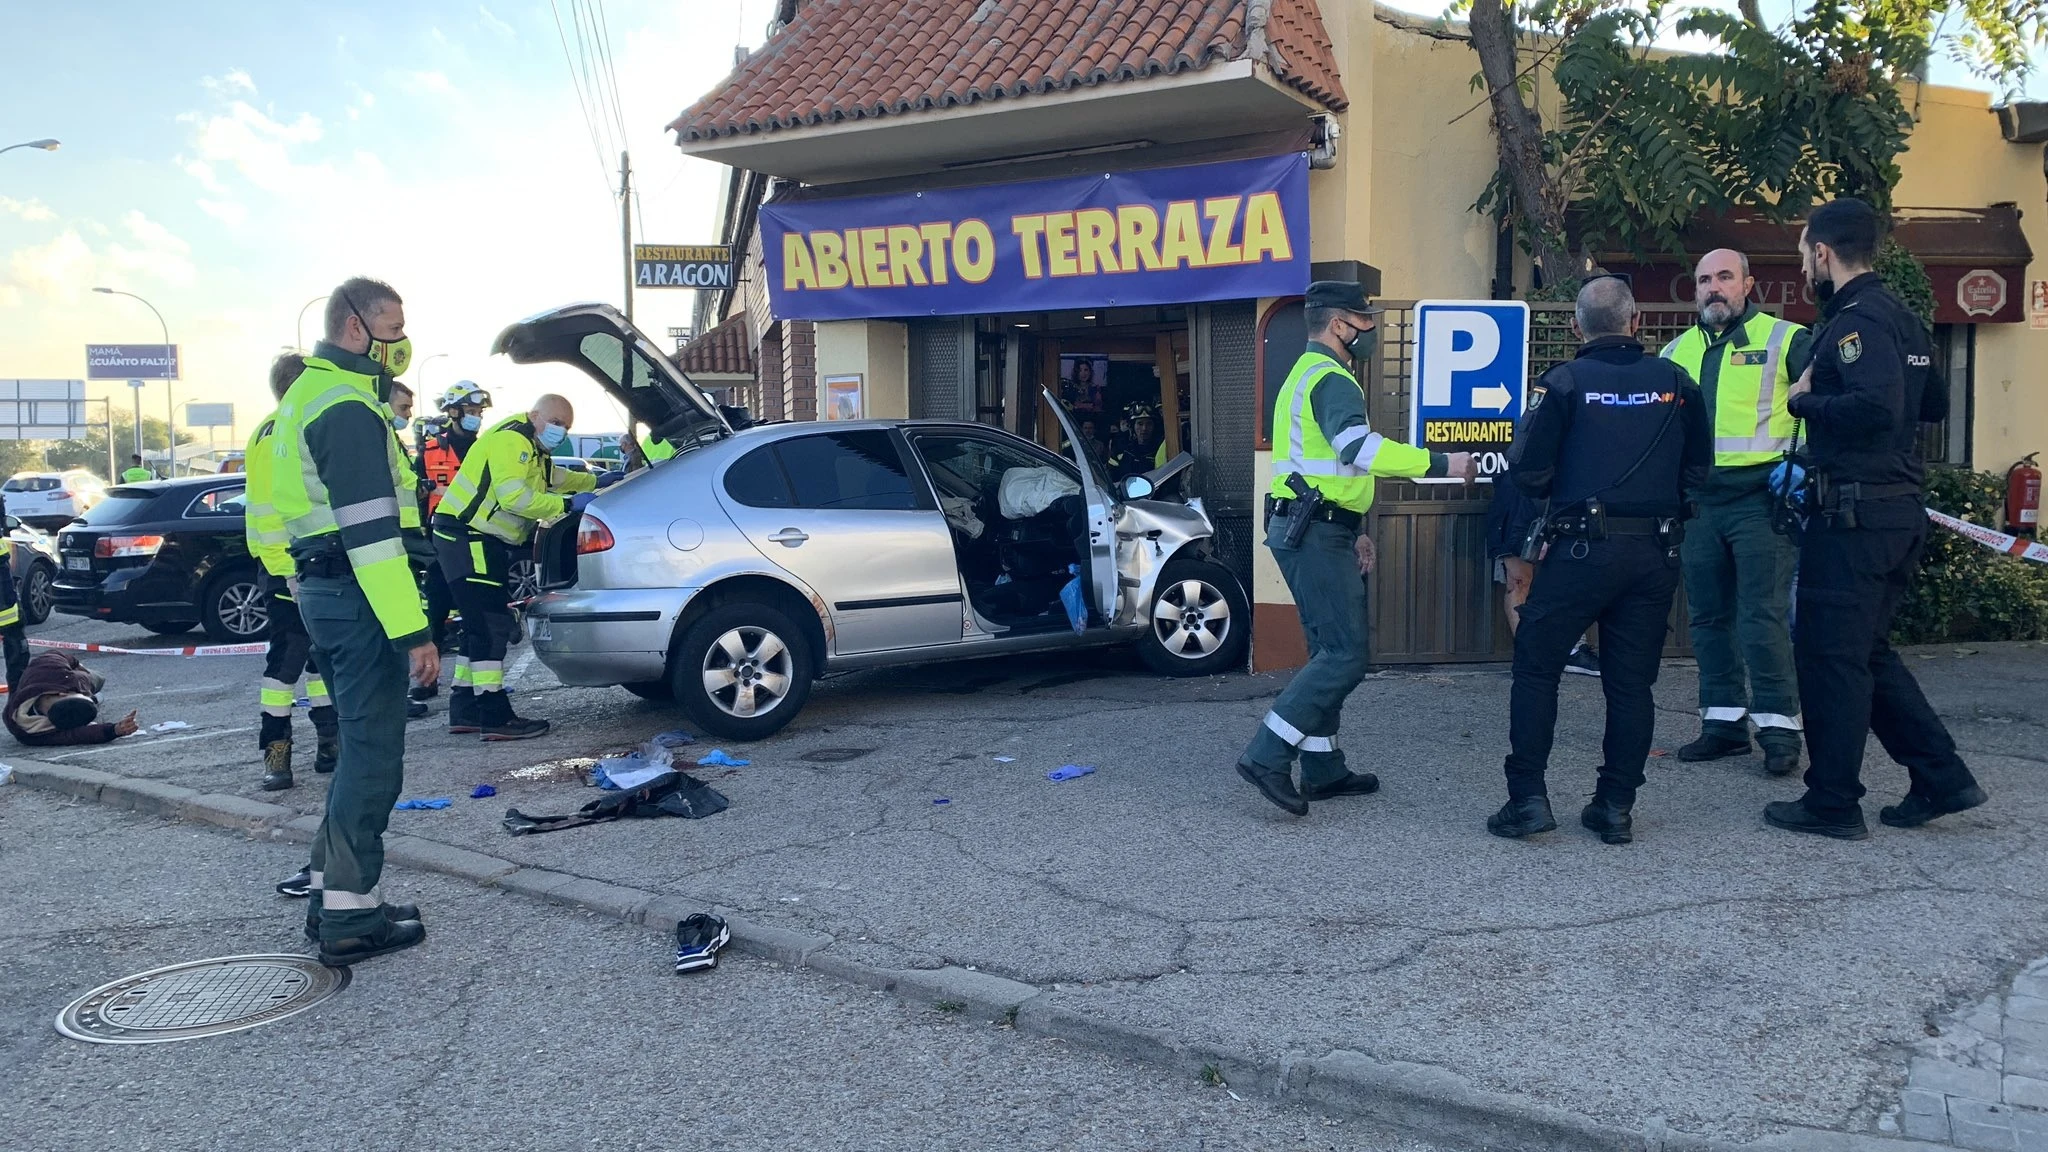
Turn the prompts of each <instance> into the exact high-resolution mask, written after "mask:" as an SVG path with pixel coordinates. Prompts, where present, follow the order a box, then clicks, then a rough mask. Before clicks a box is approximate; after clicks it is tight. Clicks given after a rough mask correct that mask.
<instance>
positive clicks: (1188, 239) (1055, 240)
mask: <svg viewBox="0 0 2048 1152" xmlns="http://www.w3.org/2000/svg"><path fill="white" fill-rule="evenodd" d="M761 239H762V251H763V258H764V262H765V264H766V266H767V276H768V299H769V305H770V307H771V308H772V309H773V311H774V313H775V315H776V317H777V318H780V319H793V320H850V319H855V318H859V317H868V316H944V315H963V314H967V313H977V312H1038V311H1052V310H1058V309H1072V308H1083V307H1120V306H1129V305H1144V304H1183V303H1189V302H1193V301H1198V300H1240V299H1249V298H1253V297H1258V296H1293V295H1299V294H1300V293H1301V292H1302V290H1303V289H1304V288H1306V287H1307V285H1308V268H1309V246H1308V240H1309V237H1308V157H1307V154H1305V153H1301V152H1291V153H1287V154H1285V155H1281V156H1271V157H1262V158H1259V159H1253V160H1231V161H1224V162H1221V163H1216V164H1195V165H1188V166H1185V167H1179V168H1153V169H1147V170H1143V171H1137V172H1113V173H1108V174H1103V175H1089V176H1069V177H1062V178H1059V179H1054V180H1039V181H1033V182H1031V183H1025V184H998V185H985V186H980V187H973V188H946V189H937V190H932V191H926V192H900V193H892V194H889V195H884V196H857V197H848V198H845V199H837V200H833V199H816V200H799V201H795V202H792V203H787V204H767V205H763V206H762V208H761Z"/></svg>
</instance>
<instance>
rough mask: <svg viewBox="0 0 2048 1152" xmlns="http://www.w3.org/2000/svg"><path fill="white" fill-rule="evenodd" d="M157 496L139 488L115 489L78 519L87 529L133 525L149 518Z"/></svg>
mask: <svg viewBox="0 0 2048 1152" xmlns="http://www.w3.org/2000/svg"><path fill="white" fill-rule="evenodd" d="M156 500H157V494H156V493H154V492H146V491H143V490H141V489H139V488H116V489H114V490H113V491H111V492H109V493H107V498H106V499H105V500H102V501H100V502H99V503H97V504H95V505H93V506H92V509H91V510H90V511H88V512H87V513H86V514H85V515H84V516H83V517H81V518H80V519H81V520H82V522H83V523H84V524H85V525H86V526H87V527H89V528H103V527H108V526H111V525H116V524H134V523H138V522H140V521H142V520H146V519H148V518H149V510H150V508H151V507H152V506H154V505H155V504H156Z"/></svg>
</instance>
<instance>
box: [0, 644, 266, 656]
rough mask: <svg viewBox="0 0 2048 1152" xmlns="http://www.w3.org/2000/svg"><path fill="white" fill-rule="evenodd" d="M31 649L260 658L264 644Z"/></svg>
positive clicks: (264, 649) (47, 646)
mask: <svg viewBox="0 0 2048 1152" xmlns="http://www.w3.org/2000/svg"><path fill="white" fill-rule="evenodd" d="M28 643H29V647H31V648H62V649H64V650H65V651H67V652H101V653H105V654H107V655H109V656H261V655H262V654H264V653H265V652H268V651H270V645H269V644H267V643H265V644H196V645H188V646H186V647H184V648H116V647H114V646H113V645H111V644H80V643H77V642H76V641H72V640H30V641H29V642H28Z"/></svg>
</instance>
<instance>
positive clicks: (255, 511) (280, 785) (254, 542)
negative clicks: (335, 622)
mask: <svg viewBox="0 0 2048 1152" xmlns="http://www.w3.org/2000/svg"><path fill="white" fill-rule="evenodd" d="M305 370H306V358H305V357H303V356H301V355H299V354H298V353H296V352H287V353H285V354H284V355H282V356H279V357H278V358H277V359H276V360H275V361H273V362H272V363H271V365H270V392H271V395H272V396H275V397H276V398H277V399H278V400H279V401H283V399H284V395H285V392H286V391H288V390H289V389H290V388H291V386H292V382H293V381H295V380H297V379H298V378H299V374H300V373H302V372H304V371H305ZM276 431H277V413H276V412H272V413H271V414H270V415H268V416H265V417H264V418H263V419H262V420H261V421H259V422H258V423H257V425H256V432H255V434H254V435H252V436H250V437H249V446H248V450H247V451H245V452H244V453H243V454H242V461H243V466H244V469H245V476H246V478H247V481H248V487H247V489H246V490H245V493H244V496H243V502H244V509H243V514H242V532H243V535H244V536H245V537H246V539H247V541H248V544H249V554H250V555H252V556H254V557H256V559H257V561H258V562H259V563H261V564H262V565H263V596H264V604H265V605H266V606H267V607H268V609H269V611H270V640H269V643H270V647H269V650H268V651H267V652H265V653H264V656H263V682H262V684H261V686H260V687H259V688H258V689H257V700H256V705H257V708H258V709H259V711H260V712H261V719H260V720H259V721H258V722H257V728H256V746H257V747H258V748H259V749H261V750H262V752H263V781H262V788H263V790H264V791H265V792H281V791H283V790H284V789H286V788H290V787H291V786H292V704H293V702H294V700H295V697H296V696H297V684H298V682H299V677H301V676H304V677H305V678H306V702H307V703H308V704H309V705H311V708H312V721H313V732H314V734H315V736H316V738H317V741H318V743H317V745H316V747H315V751H314V755H313V771H315V772H317V773H320V774H322V775H325V774H327V773H330V772H332V771H334V769H335V766H336V765H337V764H338V763H339V762H340V756H341V728H340V722H339V721H338V720H337V719H336V718H335V714H334V702H333V701H332V700H331V699H329V698H328V695H327V681H326V679H325V678H324V677H323V676H322V675H321V674H320V667H319V664H320V661H321V657H320V656H319V654H318V653H317V652H315V651H314V649H313V638H312V637H311V636H309V635H307V634H306V624H305V622H304V621H303V620H301V619H300V618H299V605H298V601H296V600H294V599H293V598H292V590H291V578H292V576H293V575H294V574H295V573H296V569H295V568H294V566H293V563H292V556H291V535H290V534H289V533H288V532H286V531H285V526H284V517H283V516H281V515H279V514H278V511H277V504H276V502H275V499H274V496H273V493H272V486H271V476H272V473H274V472H275V471H276V468H275V453H274V451H273V450H272V448H271V443H270V441H271V437H272V436H274V435H275V434H276Z"/></svg>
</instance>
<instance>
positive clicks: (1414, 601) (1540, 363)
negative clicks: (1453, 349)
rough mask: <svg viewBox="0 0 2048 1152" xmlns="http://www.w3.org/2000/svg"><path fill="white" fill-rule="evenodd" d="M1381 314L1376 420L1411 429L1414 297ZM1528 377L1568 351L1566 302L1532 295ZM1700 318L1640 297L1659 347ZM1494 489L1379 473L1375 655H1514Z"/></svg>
mask: <svg viewBox="0 0 2048 1152" xmlns="http://www.w3.org/2000/svg"><path fill="white" fill-rule="evenodd" d="M1385 304H1386V309H1387V311H1386V314H1385V315H1384V316H1382V317H1381V318H1380V321H1381V326H1380V330H1381V332H1382V334H1383V335H1382V336H1381V339H1380V363H1379V365H1378V368H1377V371H1376V372H1375V373H1374V374H1373V378H1372V379H1371V380H1370V381H1368V383H1367V407H1368V409H1369V413H1370V415H1371V418H1372V424H1373V427H1374V428H1377V429H1379V430H1380V431H1382V432H1385V433H1387V434H1388V435H1390V436H1393V437H1395V438H1396V439H1404V440H1405V439H1406V438H1407V435H1408V403H1409V386H1410V382H1411V381H1412V380H1413V378H1414V367H1415V363H1414V361H1415V301H1412V300H1395V301H1386V302H1385ZM1529 312H1530V316H1529V325H1530V353H1531V356H1530V379H1531V380H1532V381H1533V380H1534V379H1535V378H1536V377H1537V376H1540V375H1541V374H1542V373H1544V372H1546V371H1548V370H1550V369H1551V368H1552V367H1554V366H1555V365H1557V364H1560V363H1562V362H1564V361H1566V360H1569V359H1571V357H1572V355H1573V354H1574V353H1575V352H1576V351H1577V349H1578V346H1579V340H1578V338H1577V337H1576V336H1574V335H1572V328H1571V325H1572V306H1571V305H1570V304H1548V303H1543V304H1531V305H1530V306H1529ZM1693 320H1694V312H1693V309H1692V308H1691V307H1690V306H1689V305H1657V304H1645V305H1642V329H1641V332H1640V336H1641V338H1642V341H1643V344H1644V345H1645V347H1647V348H1649V349H1651V350H1652V351H1653V352H1654V351H1655V350H1656V349H1659V348H1662V347H1663V346H1664V345H1665V344H1666V343H1667V342H1669V341H1670V340H1672V339H1674V338H1676V337H1677V336H1678V335H1679V334H1680V333H1682V332H1684V331H1685V330H1686V328H1688V327H1690V326H1691V325H1692V323H1693ZM1492 497H1493V492H1492V489H1491V488H1490V487H1489V486H1487V485H1483V484H1482V485H1474V486H1473V487H1472V488H1470V489H1467V488H1465V487H1464V486H1462V485H1457V484H1415V483H1412V482H1410V481H1406V480H1382V481H1381V482H1380V484H1379V491H1378V496H1377V498H1376V499H1375V500H1374V502H1373V510H1372V535H1373V539H1374V541H1375V542H1376V543H1377V544H1378V545H1379V567H1378V572H1377V573H1376V574H1375V575H1374V576H1373V578H1372V580H1371V581H1370V585H1369V595H1370V603H1371V606H1372V617H1373V619H1372V658H1373V661H1374V662H1375V663H1378V664H1447V663H1459V662H1468V661H1499V660H1508V659H1511V658H1512V657H1513V655H1514V644H1513V638H1512V636H1511V635H1510V633H1509V632H1508V629H1507V618H1506V616H1505V614H1504V613H1503V611H1502V609H1501V605H1500V594H1499V586H1498V585H1495V584H1494V583H1493V564H1492V561H1491V559H1490V558H1489V557H1488V556H1487V548H1486V508H1487V505H1488V503H1489V502H1490V501H1491V500H1492ZM1684 621H1685V598H1684V592H1683V590H1681V591H1680V594H1679V597H1678V600H1677V602H1676V603H1675V604H1674V605H1673V607H1672V628H1671V631H1670V633H1669V635H1668V637H1667V642H1666V645H1665V654H1666V655H1667V656H1679V655H1689V654H1690V653H1691V645H1690V641H1689V639H1688V637H1687V635H1686V628H1685V626H1684Z"/></svg>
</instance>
